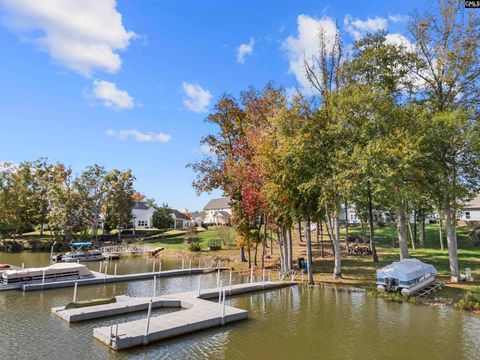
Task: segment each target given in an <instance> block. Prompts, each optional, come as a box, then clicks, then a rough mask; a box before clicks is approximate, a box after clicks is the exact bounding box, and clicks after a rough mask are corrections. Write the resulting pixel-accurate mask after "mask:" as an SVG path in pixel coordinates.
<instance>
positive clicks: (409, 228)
mask: <svg viewBox="0 0 480 360" xmlns="http://www.w3.org/2000/svg"><path fill="white" fill-rule="evenodd" d="M407 220H408V222H407V225H408V232H409V233H410V239H411V240H412V250H416V248H415V238H414V237H413V232H412V225H411V224H410V214H409V215H408V217H407Z"/></svg>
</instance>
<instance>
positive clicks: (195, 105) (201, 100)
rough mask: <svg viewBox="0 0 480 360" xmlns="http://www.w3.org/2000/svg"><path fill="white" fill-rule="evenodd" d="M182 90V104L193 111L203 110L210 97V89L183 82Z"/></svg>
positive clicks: (205, 108)
mask: <svg viewBox="0 0 480 360" xmlns="http://www.w3.org/2000/svg"><path fill="white" fill-rule="evenodd" d="M182 86H183V92H184V93H185V96H186V97H185V98H183V104H184V105H185V106H186V107H187V108H188V109H189V110H191V111H193V112H205V111H207V107H208V105H209V104H210V100H211V99H212V94H211V93H210V91H208V90H206V89H204V88H202V87H201V86H200V85H198V84H191V83H188V82H183V84H182Z"/></svg>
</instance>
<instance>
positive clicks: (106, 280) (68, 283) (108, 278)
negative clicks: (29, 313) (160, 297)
mask: <svg viewBox="0 0 480 360" xmlns="http://www.w3.org/2000/svg"><path fill="white" fill-rule="evenodd" d="M219 269H220V270H221V271H224V270H229V268H225V267H222V268H191V269H190V268H188V269H175V270H162V271H156V272H147V273H138V274H126V275H105V274H102V273H99V272H96V271H91V272H92V273H93V274H94V277H91V278H86V279H72V280H64V281H55V282H44V283H43V284H42V283H33V284H24V285H22V286H21V287H20V288H19V289H21V290H23V291H34V290H47V289H57V288H64V287H73V286H75V283H77V284H78V286H84V285H98V284H110V283H115V282H125V281H136V280H146V279H153V278H154V277H155V276H156V277H157V278H164V277H173V276H184V275H197V274H206V273H212V272H215V271H218V270H219Z"/></svg>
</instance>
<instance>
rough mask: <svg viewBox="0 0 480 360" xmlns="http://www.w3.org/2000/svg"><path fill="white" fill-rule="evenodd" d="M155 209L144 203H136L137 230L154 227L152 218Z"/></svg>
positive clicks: (134, 217)
mask: <svg viewBox="0 0 480 360" xmlns="http://www.w3.org/2000/svg"><path fill="white" fill-rule="evenodd" d="M154 212H155V208H153V207H150V206H148V205H147V204H145V203H144V202H143V201H137V202H135V205H134V206H133V225H134V227H135V228H136V229H146V228H151V227H153V224H152V216H153V213H154Z"/></svg>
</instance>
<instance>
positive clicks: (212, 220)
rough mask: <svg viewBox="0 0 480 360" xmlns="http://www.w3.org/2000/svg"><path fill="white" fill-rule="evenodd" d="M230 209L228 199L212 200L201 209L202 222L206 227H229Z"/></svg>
mask: <svg viewBox="0 0 480 360" xmlns="http://www.w3.org/2000/svg"><path fill="white" fill-rule="evenodd" d="M231 217H232V207H231V206H230V198H228V197H223V198H218V199H212V200H210V201H209V202H208V204H207V205H205V207H204V208H203V222H204V223H205V224H207V225H230V221H231Z"/></svg>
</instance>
